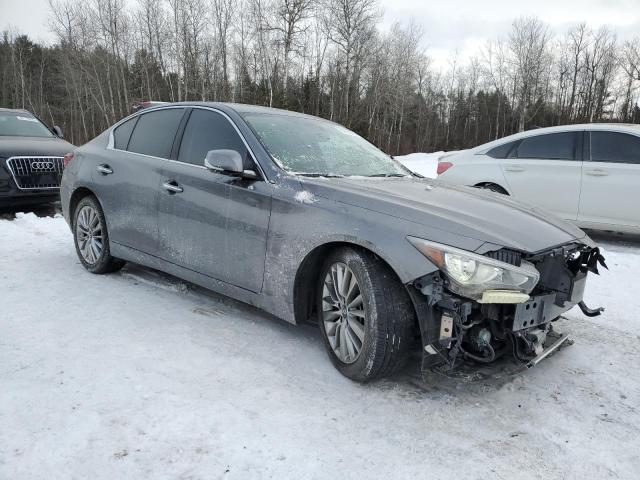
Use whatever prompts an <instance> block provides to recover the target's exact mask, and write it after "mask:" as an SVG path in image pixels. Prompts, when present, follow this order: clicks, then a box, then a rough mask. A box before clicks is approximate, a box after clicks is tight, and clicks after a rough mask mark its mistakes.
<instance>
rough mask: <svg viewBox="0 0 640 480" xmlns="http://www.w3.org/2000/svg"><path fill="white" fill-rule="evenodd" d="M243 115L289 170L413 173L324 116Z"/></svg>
mask: <svg viewBox="0 0 640 480" xmlns="http://www.w3.org/2000/svg"><path fill="white" fill-rule="evenodd" d="M243 118H244V119H245V120H246V121H247V123H249V125H250V126H251V127H252V128H253V130H254V131H255V132H256V134H257V135H258V137H259V138H260V140H261V141H262V143H263V144H264V146H265V147H266V148H267V150H268V151H269V153H270V154H271V156H272V157H273V158H274V159H275V160H276V161H277V162H278V163H279V164H280V165H281V166H282V167H283V168H284V169H285V170H287V171H289V172H292V173H297V174H301V175H312V176H365V177H396V176H397V177H405V176H410V175H411V173H410V172H409V171H408V170H406V169H405V168H404V167H402V166H401V165H400V164H399V163H398V162H396V161H395V160H393V159H392V158H391V157H389V156H388V155H387V154H385V153H383V152H381V151H380V150H378V149H377V148H376V147H374V146H373V145H371V144H370V143H369V142H367V141H366V140H365V139H364V138H362V137H360V136H359V135H357V134H356V133H353V132H352V131H351V130H348V129H346V128H344V127H342V126H340V125H337V124H335V123H331V122H328V121H325V120H321V119H314V118H305V117H298V116H292V115H291V116H290V115H278V114H264V113H247V114H244V115H243Z"/></svg>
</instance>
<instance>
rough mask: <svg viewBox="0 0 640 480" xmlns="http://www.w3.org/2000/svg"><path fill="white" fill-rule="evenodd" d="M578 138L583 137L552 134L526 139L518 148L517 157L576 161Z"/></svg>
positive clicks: (574, 133)
mask: <svg viewBox="0 0 640 480" xmlns="http://www.w3.org/2000/svg"><path fill="white" fill-rule="evenodd" d="M578 138H581V137H580V136H579V135H578V134H577V133H576V132H564V133H550V134H548V135H536V136H535V137H529V138H525V139H523V140H522V142H521V143H520V145H519V146H518V150H517V155H516V156H517V158H540V159H545V160H575V158H576V147H577V144H576V140H577V139H578Z"/></svg>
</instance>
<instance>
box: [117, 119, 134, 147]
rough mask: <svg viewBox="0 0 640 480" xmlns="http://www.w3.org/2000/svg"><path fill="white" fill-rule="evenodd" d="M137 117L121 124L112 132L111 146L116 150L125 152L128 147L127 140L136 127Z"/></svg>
mask: <svg viewBox="0 0 640 480" xmlns="http://www.w3.org/2000/svg"><path fill="white" fill-rule="evenodd" d="M137 121H138V117H134V118H132V119H130V120H127V121H126V122H124V123H123V124H121V125H120V126H119V127H118V128H116V129H115V130H114V131H113V146H114V147H115V148H117V149H118V150H126V149H127V146H128V145H129V139H130V138H131V132H133V127H135V126H136V122H137Z"/></svg>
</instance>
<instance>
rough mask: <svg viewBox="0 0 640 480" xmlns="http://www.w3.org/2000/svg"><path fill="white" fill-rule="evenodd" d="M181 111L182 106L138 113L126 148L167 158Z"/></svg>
mask: <svg viewBox="0 0 640 480" xmlns="http://www.w3.org/2000/svg"><path fill="white" fill-rule="evenodd" d="M183 113H184V109H183V108H171V109H166V110H158V111H155V112H149V113H145V114H142V115H140V117H139V118H138V122H137V123H136V125H135V128H134V129H133V135H131V140H129V146H128V148H127V150H129V151H130V152H135V153H142V154H144V155H151V156H153V157H160V158H169V157H170V156H171V147H172V146H173V140H174V138H175V136H176V132H177V131H178V126H179V125H180V120H182V114H183Z"/></svg>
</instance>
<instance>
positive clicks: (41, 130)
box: [0, 112, 53, 137]
mask: <svg viewBox="0 0 640 480" xmlns="http://www.w3.org/2000/svg"><path fill="white" fill-rule="evenodd" d="M0 136H2V137H13V136H15V137H53V133H51V131H50V130H49V129H48V128H47V127H46V126H44V125H43V124H42V122H40V120H38V119H37V118H36V117H34V116H33V115H31V114H30V113H28V112H0Z"/></svg>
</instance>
